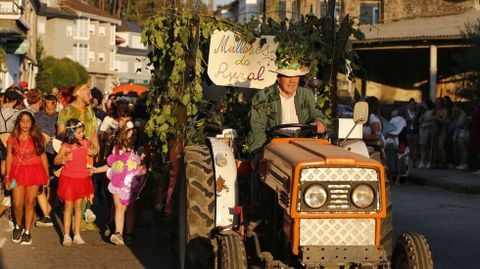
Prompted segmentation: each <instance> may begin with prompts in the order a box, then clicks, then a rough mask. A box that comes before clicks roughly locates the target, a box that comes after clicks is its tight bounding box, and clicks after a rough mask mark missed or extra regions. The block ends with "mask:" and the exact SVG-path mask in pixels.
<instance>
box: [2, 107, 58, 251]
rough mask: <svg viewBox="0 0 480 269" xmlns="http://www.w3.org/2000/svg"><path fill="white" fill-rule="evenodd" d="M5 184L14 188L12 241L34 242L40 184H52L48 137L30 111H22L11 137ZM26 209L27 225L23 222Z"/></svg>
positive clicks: (26, 243) (25, 243) (8, 187)
mask: <svg viewBox="0 0 480 269" xmlns="http://www.w3.org/2000/svg"><path fill="white" fill-rule="evenodd" d="M5 174H6V175H7V176H5V183H6V184H5V185H6V187H7V189H13V201H14V204H15V207H14V215H15V222H16V224H15V227H14V229H13V236H12V241H13V242H15V243H20V244H21V245H31V244H32V239H31V235H30V228H31V227H32V222H33V214H34V208H35V199H36V198H37V193H38V188H39V186H40V185H48V180H49V175H48V161H47V155H46V154H45V139H44V137H43V135H42V133H41V132H40V131H39V129H38V128H37V126H36V125H35V118H34V117H33V115H32V113H31V112H30V111H21V112H20V113H19V114H18V116H17V120H16V121H15V128H14V129H13V132H12V134H11V135H10V137H9V138H8V140H7V159H6V173H5ZM24 213H25V227H23V225H22V221H23V215H24Z"/></svg>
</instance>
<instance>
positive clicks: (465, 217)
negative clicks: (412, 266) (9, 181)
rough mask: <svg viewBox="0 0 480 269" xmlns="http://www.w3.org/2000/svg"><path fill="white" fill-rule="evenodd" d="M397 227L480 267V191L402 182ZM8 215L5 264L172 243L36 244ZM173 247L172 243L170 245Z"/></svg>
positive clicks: (438, 251) (45, 262)
mask: <svg viewBox="0 0 480 269" xmlns="http://www.w3.org/2000/svg"><path fill="white" fill-rule="evenodd" d="M392 194H393V195H392V196H393V203H394V232H395V234H396V235H397V236H398V234H400V233H403V232H407V231H414V232H419V233H422V234H424V235H425V236H426V237H427V239H428V240H429V242H430V246H431V250H432V253H433V259H434V263H435V268H436V269H456V268H477V267H478V266H477V263H478V260H477V257H478V254H479V250H480V240H479V239H480V229H479V228H478V227H479V225H480V195H465V194H456V193H451V192H448V191H443V190H440V189H437V188H431V187H422V186H417V185H402V186H399V187H394V188H393V193H392ZM6 229H7V225H6V221H5V218H2V220H1V221H0V268H4V269H16V268H22V269H23V268H25V269H28V268H32V269H44V268H45V269H47V268H48V269H57V268H58V269H60V268H67V267H68V268H82V269H84V268H121V269H123V268H125V269H137V268H152V269H153V268H155V269H156V268H161V269H163V268H165V269H173V268H175V266H174V265H173V264H174V263H173V262H172V258H171V257H169V256H168V255H167V252H168V250H167V246H168V245H170V244H169V243H170V242H166V240H165V239H163V240H162V239H161V234H160V229H162V228H157V227H142V228H139V229H138V230H137V238H136V244H135V246H134V247H131V248H129V247H116V246H114V245H112V244H110V243H108V242H105V241H103V240H102V238H101V236H100V235H99V233H98V232H83V233H82V236H83V238H84V239H85V241H86V242H87V244H86V245H84V246H73V247H70V248H65V247H63V246H62V245H61V244H60V236H59V234H61V232H59V231H58V232H57V230H56V229H54V228H36V227H35V228H34V229H33V230H32V239H33V244H32V246H20V245H17V244H14V243H12V242H11V240H10V237H11V232H10V231H6ZM170 247H172V246H170Z"/></svg>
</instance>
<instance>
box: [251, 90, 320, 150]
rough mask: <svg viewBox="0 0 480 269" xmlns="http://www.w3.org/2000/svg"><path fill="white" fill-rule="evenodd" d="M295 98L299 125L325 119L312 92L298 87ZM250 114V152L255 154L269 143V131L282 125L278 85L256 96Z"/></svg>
mask: <svg viewBox="0 0 480 269" xmlns="http://www.w3.org/2000/svg"><path fill="white" fill-rule="evenodd" d="M294 98H295V108H296V111H297V116H298V122H299V123H310V122H313V121H314V120H315V119H322V120H323V119H324V118H325V115H324V114H323V112H322V111H320V110H319V109H317V108H316V105H315V96H314V95H313V92H312V91H311V90H309V89H307V88H302V87H298V89H297V91H296V94H295V97H294ZM250 113H251V114H250V133H249V142H250V152H252V153H253V152H256V151H258V150H262V149H263V147H264V146H265V144H266V143H267V131H268V130H269V129H270V128H272V127H274V126H277V125H280V124H281V121H282V115H281V113H282V108H281V101H280V93H279V90H278V86H277V84H274V85H273V86H270V87H267V88H265V89H264V90H261V91H259V92H257V93H256V94H255V96H254V97H253V100H252V108H251V112H250Z"/></svg>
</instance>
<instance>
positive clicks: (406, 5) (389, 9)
mask: <svg viewBox="0 0 480 269" xmlns="http://www.w3.org/2000/svg"><path fill="white" fill-rule="evenodd" d="M474 8H475V0H429V1H418V0H385V1H384V22H385V23H388V22H391V21H396V20H401V19H408V18H415V17H432V16H441V15H449V14H458V13H462V12H465V11H468V10H473V9H474Z"/></svg>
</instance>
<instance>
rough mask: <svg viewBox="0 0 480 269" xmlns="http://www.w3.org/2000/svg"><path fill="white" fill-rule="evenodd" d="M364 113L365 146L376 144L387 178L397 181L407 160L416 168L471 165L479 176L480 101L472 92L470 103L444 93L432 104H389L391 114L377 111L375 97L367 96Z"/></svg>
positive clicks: (451, 167)
mask: <svg viewBox="0 0 480 269" xmlns="http://www.w3.org/2000/svg"><path fill="white" fill-rule="evenodd" d="M366 101H367V103H368V104H369V109H370V116H369V122H368V123H367V124H366V125H365V126H364V139H365V140H366V142H367V145H369V146H372V147H377V148H382V153H384V156H383V157H384V161H385V164H386V167H387V170H388V172H389V174H390V177H391V178H393V179H394V183H395V184H397V185H398V184H400V181H399V180H400V176H401V175H402V174H403V173H405V172H406V168H407V165H408V164H409V163H410V165H412V166H413V167H416V168H425V169H458V170H469V169H471V170H473V174H475V175H480V140H479V139H478V138H479V137H480V102H479V96H478V94H473V95H472V98H471V103H454V102H452V100H451V98H450V97H448V96H445V97H443V98H438V99H437V100H436V101H435V103H433V102H431V101H430V100H426V101H425V102H424V103H420V104H419V103H417V102H416V101H415V100H414V99H413V98H412V99H410V100H409V102H408V104H407V106H406V108H404V109H395V110H393V111H392V112H391V119H390V120H389V121H387V120H385V119H384V118H382V117H381V116H380V114H381V113H380V104H379V101H378V99H377V98H376V97H369V98H367V100H366Z"/></svg>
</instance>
